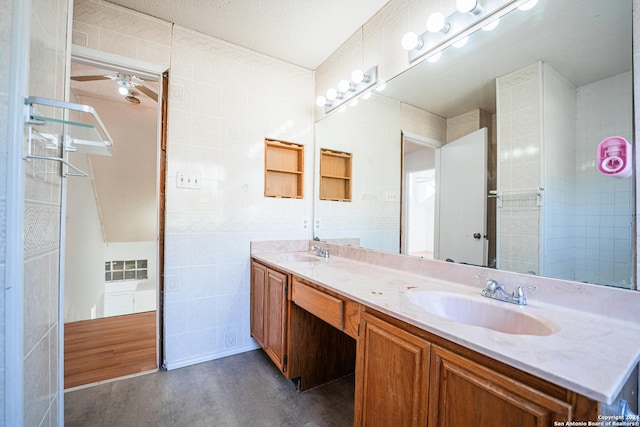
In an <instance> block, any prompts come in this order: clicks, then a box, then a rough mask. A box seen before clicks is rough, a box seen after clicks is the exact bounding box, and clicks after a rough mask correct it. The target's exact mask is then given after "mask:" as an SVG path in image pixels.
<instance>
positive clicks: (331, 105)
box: [318, 65, 378, 114]
mask: <svg viewBox="0 0 640 427" xmlns="http://www.w3.org/2000/svg"><path fill="white" fill-rule="evenodd" d="M356 74H360V73H356V72H354V73H353V74H352V76H353V77H352V79H351V80H342V81H340V83H339V85H338V87H339V89H340V90H336V89H334V88H331V89H329V90H328V91H327V97H326V98H325V97H318V101H319V104H320V105H319V106H324V112H325V114H327V113H329V112H331V111H333V110H335V109H336V108H338V107H340V106H342V105H347V103H349V101H352V100H353V101H356V98H357V97H358V96H360V95H361V94H362V93H363V92H365V91H366V90H368V89H369V88H371V87H373V86H375V85H376V84H377V83H378V66H377V65H375V66H373V67H372V68H370V69H369V70H367V71H366V72H365V73H362V75H361V76H357V75H356ZM356 77H358V79H357V80H360V78H361V81H357V80H354V79H355V78H356ZM329 95H331V96H329ZM331 98H333V99H331Z"/></svg>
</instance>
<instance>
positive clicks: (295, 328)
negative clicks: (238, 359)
mask: <svg viewBox="0 0 640 427" xmlns="http://www.w3.org/2000/svg"><path fill="white" fill-rule="evenodd" d="M294 286H297V290H298V293H297V294H296V297H295V298H297V301H298V302H299V303H300V304H302V305H304V306H305V307H304V308H303V307H300V306H298V305H297V304H295V302H294V301H293V296H292V295H293V294H294V292H295V291H294V289H295V288H294ZM250 297H251V336H252V337H253V338H254V339H255V340H256V341H257V342H258V344H260V346H261V347H262V348H263V349H264V351H265V352H266V353H267V355H268V356H269V357H270V358H271V360H272V361H273V363H275V365H276V366H277V367H278V369H280V371H281V372H282V373H283V375H284V376H285V378H287V379H290V380H293V381H294V382H295V383H296V387H297V388H298V390H299V391H303V390H307V389H309V388H313V387H316V386H318V385H321V384H325V383H327V382H329V381H332V380H335V379H337V378H340V377H343V376H345V375H347V374H350V373H352V372H353V370H354V366H355V357H356V341H355V337H357V314H358V305H357V304H355V303H354V302H352V301H348V300H345V299H339V298H336V295H335V294H334V295H330V294H328V293H325V292H322V291H321V290H319V288H317V287H314V286H313V285H311V284H310V283H307V282H304V281H302V280H301V279H298V278H297V277H295V276H293V277H292V276H291V275H289V274H285V273H283V272H280V271H278V270H276V269H273V268H271V267H268V266H266V265H264V264H262V263H260V262H257V261H255V260H251V296H250ZM303 301H304V302H303ZM325 303H328V305H326V306H325V305H324V304H325ZM329 307H330V310H333V311H331V312H330V314H329V315H325V314H323V313H324V312H325V309H327V308H329ZM337 307H340V309H339V310H338V311H336V309H337ZM308 309H309V310H311V312H310V311H308ZM318 314H319V315H320V317H319V316H318ZM324 319H326V320H328V321H329V322H327V321H325V320H324ZM338 322H339V323H338Z"/></svg>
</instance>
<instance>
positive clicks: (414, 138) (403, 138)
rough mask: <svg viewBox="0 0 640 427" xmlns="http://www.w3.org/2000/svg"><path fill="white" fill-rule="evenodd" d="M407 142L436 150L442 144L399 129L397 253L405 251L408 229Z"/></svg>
mask: <svg viewBox="0 0 640 427" xmlns="http://www.w3.org/2000/svg"><path fill="white" fill-rule="evenodd" d="M407 142H409V143H411V144H415V145H421V146H423V147H425V148H433V149H434V150H437V149H438V148H440V147H442V146H443V145H444V143H443V142H441V141H438V140H436V139H431V138H427V137H425V136H422V135H418V134H416V133H411V132H406V131H404V130H402V131H400V248H399V251H398V252H399V253H401V254H406V252H407V242H408V239H407V236H406V233H407V232H408V231H409V230H408V222H407V221H408V220H407V206H408V203H407V197H408V195H407V188H408V185H407V182H406V175H407V172H409V170H407V169H406V168H405V162H404V157H405V148H406V143H407ZM436 228H437V218H436Z"/></svg>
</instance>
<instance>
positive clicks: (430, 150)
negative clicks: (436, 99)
mask: <svg viewBox="0 0 640 427" xmlns="http://www.w3.org/2000/svg"><path fill="white" fill-rule="evenodd" d="M401 138H402V150H401V151H402V167H401V169H402V201H401V206H402V208H401V209H402V215H401V222H402V224H401V227H400V228H401V233H400V242H401V244H400V246H401V247H400V253H402V254H405V255H413V256H419V257H422V258H430V259H433V257H434V251H435V246H434V245H435V230H436V223H435V221H436V199H435V197H436V194H435V186H436V150H437V149H438V148H439V147H440V146H441V145H442V144H441V143H440V142H439V141H435V140H429V139H426V138H422V137H420V136H418V135H408V134H406V133H403V134H402V136H401Z"/></svg>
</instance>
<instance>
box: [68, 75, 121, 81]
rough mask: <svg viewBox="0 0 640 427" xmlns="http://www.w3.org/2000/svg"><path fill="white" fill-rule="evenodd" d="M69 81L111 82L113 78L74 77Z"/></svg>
mask: <svg viewBox="0 0 640 427" xmlns="http://www.w3.org/2000/svg"><path fill="white" fill-rule="evenodd" d="M71 80H75V81H77V82H90V81H93V80H113V77H110V76H74V77H71Z"/></svg>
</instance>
